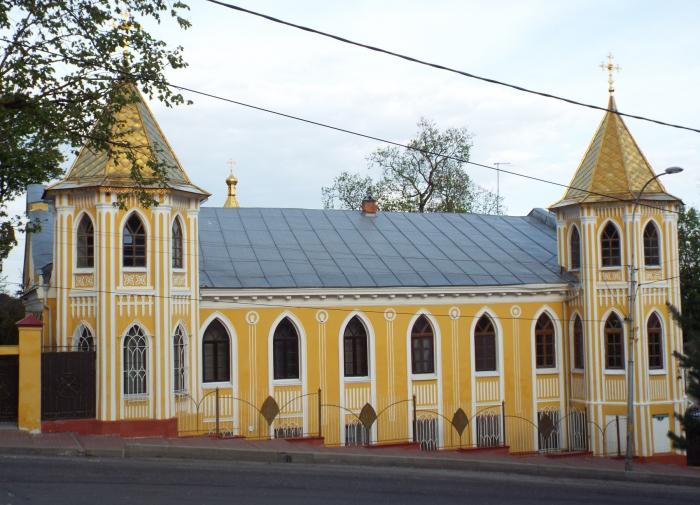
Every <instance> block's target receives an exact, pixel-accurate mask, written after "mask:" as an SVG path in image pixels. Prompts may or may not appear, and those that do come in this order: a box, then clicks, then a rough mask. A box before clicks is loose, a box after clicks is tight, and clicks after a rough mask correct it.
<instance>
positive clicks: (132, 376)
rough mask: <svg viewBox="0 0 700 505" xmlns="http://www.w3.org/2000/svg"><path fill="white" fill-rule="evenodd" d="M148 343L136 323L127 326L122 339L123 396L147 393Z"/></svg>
mask: <svg viewBox="0 0 700 505" xmlns="http://www.w3.org/2000/svg"><path fill="white" fill-rule="evenodd" d="M147 379H148V343H147V342H146V335H144V333H143V329H141V327H140V326H138V325H133V326H132V327H131V328H129V331H128V332H127V334H126V337H125V339H124V396H144V395H147V394H148V388H147Z"/></svg>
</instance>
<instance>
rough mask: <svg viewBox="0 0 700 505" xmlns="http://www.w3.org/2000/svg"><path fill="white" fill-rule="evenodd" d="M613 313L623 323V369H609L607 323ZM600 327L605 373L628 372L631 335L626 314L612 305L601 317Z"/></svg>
mask: <svg viewBox="0 0 700 505" xmlns="http://www.w3.org/2000/svg"><path fill="white" fill-rule="evenodd" d="M611 314H615V315H616V316H617V317H618V318H619V319H620V322H621V323H622V351H623V354H622V358H623V359H622V368H621V369H608V360H607V342H606V340H605V323H607V322H608V318H609V317H610V315H611ZM599 324H600V328H599V331H600V333H599V335H600V336H601V337H602V348H603V357H602V358H603V366H602V367H601V368H602V370H603V373H607V374H625V373H626V372H627V359H628V356H627V353H628V348H627V339H628V338H629V335H628V334H627V325H626V324H625V316H624V315H622V313H621V312H620V311H619V310H618V309H616V308H615V307H611V308H609V309H608V310H606V311H605V312H604V313H603V315H602V316H601V318H600V323H599Z"/></svg>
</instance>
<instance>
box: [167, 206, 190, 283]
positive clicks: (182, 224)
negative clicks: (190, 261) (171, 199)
mask: <svg viewBox="0 0 700 505" xmlns="http://www.w3.org/2000/svg"><path fill="white" fill-rule="evenodd" d="M176 221H178V222H179V223H180V232H181V233H182V268H176V269H174V268H173V261H172V259H173V251H172V247H173V226H175V222H176ZM168 238H169V239H170V243H169V244H168V250H169V251H170V259H169V263H168V265H169V267H170V269H171V270H177V271H178V272H179V271H182V270H185V269H186V268H185V265H187V259H186V258H187V256H188V255H189V254H190V253H189V249H188V246H187V227H186V226H185V219H184V218H183V217H182V215H181V214H180V211H179V210H178V211H175V212H174V213H173V215H172V219H171V220H170V228H169V229H168Z"/></svg>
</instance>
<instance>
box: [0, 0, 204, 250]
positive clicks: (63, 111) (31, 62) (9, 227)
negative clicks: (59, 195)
mask: <svg viewBox="0 0 700 505" xmlns="http://www.w3.org/2000/svg"><path fill="white" fill-rule="evenodd" d="M185 9H187V6H186V5H185V4H183V3H182V2H180V1H177V0H175V1H174V2H170V1H169V0H4V1H3V2H0V51H1V52H0V264H1V262H2V260H4V259H5V258H6V257H7V254H8V253H9V251H10V249H11V248H12V246H14V245H15V244H16V241H15V230H14V227H18V226H19V225H20V224H21V219H20V217H19V216H10V215H8V212H7V203H8V202H10V201H11V200H13V199H15V198H17V197H18V196H20V195H21V194H22V193H23V192H24V191H25V188H26V186H27V185H28V184H31V183H44V182H47V181H49V180H51V179H53V178H55V177H58V176H59V175H61V173H62V168H61V164H62V162H64V161H65V154H66V151H69V150H75V149H76V148H77V147H79V146H81V145H86V146H88V147H90V148H91V149H93V150H95V151H103V152H107V153H108V154H109V155H110V156H123V157H125V158H126V159H127V160H129V162H130V166H131V176H132V178H133V179H134V181H135V182H136V190H135V191H134V194H135V195H136V196H137V197H138V198H139V199H140V200H141V202H142V203H143V204H144V205H153V204H155V203H156V202H155V199H154V197H153V193H152V191H150V189H153V187H154V186H156V187H162V186H164V184H165V182H166V180H165V179H166V175H165V173H166V172H165V167H163V166H160V164H159V163H158V162H156V161H154V160H149V161H147V162H146V163H143V162H137V158H139V157H140V156H139V152H138V151H139V149H140V148H142V147H143V146H133V145H131V144H129V142H128V141H126V140H125V139H124V138H120V137H119V136H118V135H115V131H116V130H117V129H116V128H115V126H117V125H118V120H117V118H116V114H115V113H116V112H117V111H118V110H119V109H121V108H122V107H123V106H124V105H126V104H128V103H133V102H135V101H136V100H137V98H138V97H137V95H136V93H134V92H131V90H133V88H130V87H128V86H122V85H120V84H122V83H132V84H140V85H141V86H142V89H143V91H144V92H145V93H146V94H147V95H148V96H150V97H157V98H158V99H159V100H160V101H161V102H163V103H164V104H165V105H166V106H173V105H176V104H181V103H183V102H184V99H183V97H182V96H181V95H180V94H178V93H175V92H173V91H172V89H171V88H170V87H169V86H168V85H167V83H166V81H165V79H164V77H163V73H164V71H165V70H166V69H167V68H182V67H184V66H186V64H185V62H184V60H183V58H182V47H179V46H178V47H176V48H174V49H169V48H168V47H167V45H166V44H165V42H163V41H161V40H158V39H156V38H154V37H153V36H152V35H150V34H149V33H148V32H147V31H146V30H145V28H144V26H143V23H147V22H156V23H161V22H162V21H163V19H164V17H171V18H172V19H174V21H175V22H176V23H177V24H178V25H179V26H180V27H181V28H183V29H186V28H188V27H189V26H190V24H189V22H188V21H187V20H186V19H184V18H183V17H182V16H181V15H180V14H181V12H182V11H183V10H185ZM125 91H129V92H125Z"/></svg>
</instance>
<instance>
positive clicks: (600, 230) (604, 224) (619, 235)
mask: <svg viewBox="0 0 700 505" xmlns="http://www.w3.org/2000/svg"><path fill="white" fill-rule="evenodd" d="M608 223H612V225H613V226H614V227H615V229H616V230H617V238H618V240H619V241H620V265H619V266H613V267H603V230H605V228H606V227H607V226H608ZM623 236H624V235H623V234H622V226H621V225H620V224H619V223H618V222H617V221H615V220H614V219H613V218H608V219H606V220H605V221H603V222H602V223H601V224H600V226H599V227H598V232H597V233H596V237H597V240H596V242H597V244H596V247H597V251H598V266H599V268H622V265H624V264H625V261H626V259H625V258H626V251H627V248H626V247H625V244H626V242H625V240H624V239H623Z"/></svg>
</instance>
